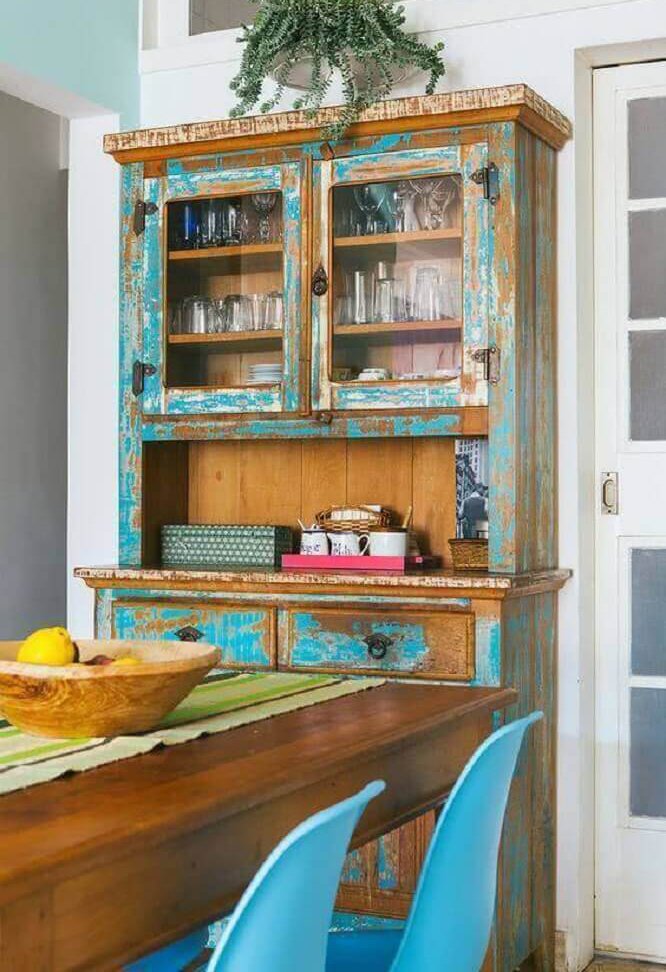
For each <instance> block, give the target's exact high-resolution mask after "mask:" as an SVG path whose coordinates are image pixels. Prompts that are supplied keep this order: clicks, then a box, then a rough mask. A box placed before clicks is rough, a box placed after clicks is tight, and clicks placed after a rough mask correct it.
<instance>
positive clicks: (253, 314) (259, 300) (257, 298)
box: [247, 294, 266, 331]
mask: <svg viewBox="0 0 666 972" xmlns="http://www.w3.org/2000/svg"><path fill="white" fill-rule="evenodd" d="M247 303H248V308H249V312H250V329H251V330H253V331H263V330H264V329H265V327H266V294H248V295H247Z"/></svg>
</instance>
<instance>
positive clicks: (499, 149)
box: [488, 123, 521, 571]
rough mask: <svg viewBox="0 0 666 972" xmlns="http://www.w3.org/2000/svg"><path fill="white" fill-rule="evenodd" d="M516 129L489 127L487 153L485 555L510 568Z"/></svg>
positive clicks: (513, 520) (494, 563) (494, 567)
mask: <svg viewBox="0 0 666 972" xmlns="http://www.w3.org/2000/svg"><path fill="white" fill-rule="evenodd" d="M515 132H516V128H515V126H514V125H513V124H511V123H507V124H502V125H493V126H491V127H490V141H489V157H491V159H492V161H493V162H495V164H496V165H497V167H498V169H499V178H500V198H499V201H498V203H497V206H496V207H495V214H494V223H495V225H494V232H493V233H491V234H490V265H491V273H490V277H489V280H488V297H489V305H490V342H491V343H493V344H496V345H497V346H498V347H499V348H500V349H501V353H502V360H501V366H502V380H501V381H500V382H499V384H497V385H493V386H491V387H490V389H489V406H490V408H489V417H490V435H489V465H490V468H491V469H492V470H493V471H494V475H493V476H491V478H490V488H489V496H488V522H489V525H490V537H489V545H488V559H489V564H490V569H491V570H498V571H499V570H506V571H515V570H516V561H515V555H514V554H515V543H516V516H517V515H518V516H519V515H520V514H521V511H520V510H519V509H518V508H517V505H516V500H517V492H516V486H517V476H518V468H517V466H518V461H519V460H518V457H517V456H516V454H515V428H516V391H517V389H516V343H515V342H516V336H515V320H516V294H515V272H516V268H515V265H514V254H515V247H516V238H515V220H516V205H517V203H516V148H515V137H516V136H515Z"/></svg>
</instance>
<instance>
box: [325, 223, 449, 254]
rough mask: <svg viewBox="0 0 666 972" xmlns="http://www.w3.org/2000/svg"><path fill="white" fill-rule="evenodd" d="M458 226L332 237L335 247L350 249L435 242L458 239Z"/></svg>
mask: <svg viewBox="0 0 666 972" xmlns="http://www.w3.org/2000/svg"><path fill="white" fill-rule="evenodd" d="M460 239H462V230H461V229H460V227H459V226H447V227H444V228H443V229H438V230H411V231H409V232H406V233H375V234H374V235H372V236H337V237H334V239H333V246H334V247H335V248H336V249H342V250H346V249H352V248H353V247H358V246H381V245H384V246H385V245H386V244H387V243H392V244H396V245H397V244H400V243H436V242H438V241H440V240H460Z"/></svg>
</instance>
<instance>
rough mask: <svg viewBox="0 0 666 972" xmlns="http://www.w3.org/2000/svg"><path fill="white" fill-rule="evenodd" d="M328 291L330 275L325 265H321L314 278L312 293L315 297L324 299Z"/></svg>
mask: <svg viewBox="0 0 666 972" xmlns="http://www.w3.org/2000/svg"><path fill="white" fill-rule="evenodd" d="M327 290H328V274H327V273H326V271H325V270H324V267H323V264H321V263H320V264H319V266H318V267H317V269H316V270H315V272H314V274H313V277H312V293H313V294H314V295H315V297H323V296H324V294H325V293H326V292H327Z"/></svg>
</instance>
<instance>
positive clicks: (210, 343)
mask: <svg viewBox="0 0 666 972" xmlns="http://www.w3.org/2000/svg"><path fill="white" fill-rule="evenodd" d="M281 343H282V330H281V328H275V329H274V330H270V331H234V332H233V333H232V332H226V333H224V334H170V335H169V344H171V345H176V346H177V347H180V348H190V349H192V350H214V349H215V348H216V347H220V350H225V349H228V350H229V351H241V350H243V349H247V348H250V347H251V348H256V349H257V350H264V351H268V350H273V349H279V347H280V345H281Z"/></svg>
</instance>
